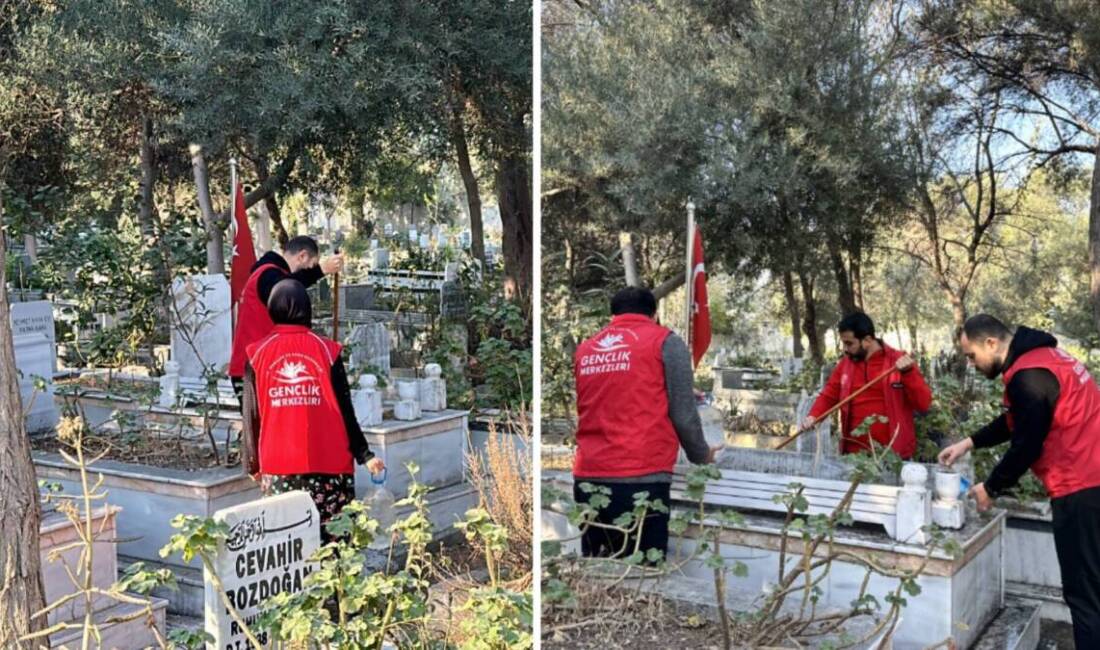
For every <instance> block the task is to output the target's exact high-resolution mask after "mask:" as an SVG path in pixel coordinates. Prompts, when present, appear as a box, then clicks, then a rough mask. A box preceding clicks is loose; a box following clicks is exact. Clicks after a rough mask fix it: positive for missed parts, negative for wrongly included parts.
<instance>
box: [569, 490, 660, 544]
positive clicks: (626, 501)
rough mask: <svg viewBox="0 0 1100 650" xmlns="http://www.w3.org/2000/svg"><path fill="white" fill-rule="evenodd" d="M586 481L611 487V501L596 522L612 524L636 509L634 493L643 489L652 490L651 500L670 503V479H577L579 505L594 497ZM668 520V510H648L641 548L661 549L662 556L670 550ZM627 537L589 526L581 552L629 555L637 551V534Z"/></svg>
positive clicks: (576, 494)
mask: <svg viewBox="0 0 1100 650" xmlns="http://www.w3.org/2000/svg"><path fill="white" fill-rule="evenodd" d="M582 483H591V484H592V485H595V486H600V487H606V488H609V489H610V490H611V497H610V498H611V503H609V504H608V505H607V507H605V508H601V509H600V510H599V511H598V514H597V517H596V521H598V522H600V523H602V524H612V523H613V522H614V521H615V519H617V518H618V517H619V516H620V515H622V514H623V513H624V512H631V511H633V510H634V495H635V494H637V493H639V492H648V493H649V500H650V501H657V500H660V501H661V503H662V504H664V506H665V507H666V508H668V505H669V490H670V488H671V484H670V483H668V482H652V483H608V482H604V481H591V480H588V479H584V478H575V479H574V480H573V500H574V501H576V502H577V503H578V504H581V503H588V499H589V497H591V496H592V495H591V494H589V493H587V492H585V491H584V490H582V489H581V484H582ZM668 519H669V513H668V512H654V511H653V510H649V511H647V513H646V518H645V523H643V524H642V531H641V538H642V539H641V546H640V547H639V549H638V550H640V551H641V552H642V553H646V552H648V551H649V550H650V549H657V550H659V551H660V552H661V557H662V558H663V557H664V556H665V555H666V554H667V553H668ZM624 537H625V535H624V534H623V533H621V532H619V531H617V530H609V529H606V528H600V527H597V526H589V527H588V528H587V529H586V530H585V531H584V533H583V536H582V537H581V553H582V554H583V555H584V556H585V557H613V556H614V557H619V558H626V557H629V556H630V555H631V554H632V553H634V544H635V543H636V541H637V535H630V539H628V540H627V539H624Z"/></svg>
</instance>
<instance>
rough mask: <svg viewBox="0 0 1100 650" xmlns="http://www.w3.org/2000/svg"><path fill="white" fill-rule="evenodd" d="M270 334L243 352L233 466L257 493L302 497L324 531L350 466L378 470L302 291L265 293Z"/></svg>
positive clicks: (335, 352)
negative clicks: (237, 463)
mask: <svg viewBox="0 0 1100 650" xmlns="http://www.w3.org/2000/svg"><path fill="white" fill-rule="evenodd" d="M267 309H268V313H269V314H270V315H271V320H272V321H273V322H274V323H275V329H274V330H272V332H271V334H269V335H268V336H266V337H264V338H263V339H261V340H259V341H257V342H255V343H253V344H252V345H249V346H248V349H247V353H248V363H247V365H246V366H245V375H244V380H245V385H244V404H243V413H244V419H243V432H242V435H241V460H242V464H243V466H244V468H245V470H246V471H247V472H248V473H249V475H251V476H253V477H254V478H255V477H257V475H260V477H261V478H260V480H261V485H262V486H263V491H264V493H265V494H269V495H270V494H281V493H283V492H290V491H293V490H304V491H306V492H308V493H310V494H311V495H312V496H313V501H314V503H315V504H317V510H318V512H320V514H321V524H322V525H321V538H322V541H323V542H327V541H328V540H329V535H328V533H327V531H326V530H325V527H324V524H325V523H327V522H328V521H329V520H330V519H331V518H332V517H334V516H335V515H336V514H338V513H339V512H340V510H342V509H343V507H344V506H345V505H346V504H347V503H349V502H350V501H352V500H353V499H354V498H355V464H354V463H356V462H358V463H359V464H360V465H362V464H366V466H367V469H368V470H370V472H371V473H372V474H378V473H380V472H382V471H383V470H384V469H385V465H384V464H383V463H382V460H381V459H380V458H376V457H375V456H374V454H372V453H371V451H370V448H369V447H368V446H367V441H366V439H365V438H364V437H363V432H362V430H360V428H359V423H358V421H357V420H356V418H355V410H354V408H352V404H351V392H350V388H349V386H348V378H347V373H346V371H345V369H344V364H343V362H342V361H341V360H340V350H341V348H342V346H341V345H340V344H339V343H337V342H336V341H333V340H331V339H328V338H325V337H322V336H318V335H317V334H315V333H314V332H313V331H312V330H311V329H310V325H311V321H312V318H313V311H312V307H311V305H310V300H309V294H307V293H306V288H305V287H304V286H303V285H302V284H301V283H300V282H298V281H297V280H289V279H288V280H282V281H280V282H279V283H278V284H276V285H275V287H274V288H273V289H272V290H271V295H270V297H269V298H268V302H267Z"/></svg>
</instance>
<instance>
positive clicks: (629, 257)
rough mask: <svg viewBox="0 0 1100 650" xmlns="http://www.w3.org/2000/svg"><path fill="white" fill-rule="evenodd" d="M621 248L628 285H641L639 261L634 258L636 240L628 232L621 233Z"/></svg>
mask: <svg viewBox="0 0 1100 650" xmlns="http://www.w3.org/2000/svg"><path fill="white" fill-rule="evenodd" d="M619 250H620V251H622V254H623V271H624V275H625V276H626V286H628V287H640V286H641V283H640V282H639V281H638V263H637V261H636V260H635V259H634V242H633V238H632V237H631V236H630V233H628V232H621V233H619Z"/></svg>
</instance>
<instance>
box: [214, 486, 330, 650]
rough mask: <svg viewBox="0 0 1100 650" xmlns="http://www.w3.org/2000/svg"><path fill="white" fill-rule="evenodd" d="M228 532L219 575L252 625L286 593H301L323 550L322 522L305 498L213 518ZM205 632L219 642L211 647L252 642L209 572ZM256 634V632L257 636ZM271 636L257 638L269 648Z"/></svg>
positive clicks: (290, 496)
mask: <svg viewBox="0 0 1100 650" xmlns="http://www.w3.org/2000/svg"><path fill="white" fill-rule="evenodd" d="M214 519H215V520H217V521H220V522H224V523H225V524H226V525H228V526H229V536H228V537H227V538H226V539H225V540H223V541H220V542H218V551H217V554H216V555H215V556H214V562H213V564H214V570H215V571H216V572H217V575H218V577H219V578H221V581H222V584H223V586H224V587H225V592H226V594H227V596H228V597H229V602H230V603H231V604H232V605H233V607H234V609H236V610H237V613H238V614H239V616H240V618H241V619H243V620H244V621H245V623H246V624H248V623H249V622H250V621H252V620H255V617H256V615H257V614H259V613H260V610H261V609H262V607H263V604H264V603H265V602H266V601H267V600H268V599H270V598H271V597H273V596H275V595H276V594H279V593H282V592H298V591H301V590H302V583H303V582H304V581H305V578H306V576H308V575H309V574H310V573H312V572H313V570H314V569H315V568H316V567H315V565H313V564H312V563H310V562H309V557H310V556H311V555H313V552H314V551H316V550H317V549H318V548H319V547H320V546H321V518H320V515H319V514H318V512H317V506H315V505H314V504H313V499H312V498H311V497H310V495H309V494H308V493H306V492H288V493H286V494H279V495H276V496H273V497H266V498H263V499H259V500H257V501H252V502H249V503H244V504H241V505H239V506H233V507H231V508H225V509H223V510H219V511H217V512H216V513H214ZM204 580H205V583H206V593H205V598H206V632H207V633H208V634H210V635H211V636H213V637H214V643H213V645H212V646H211V645H210V644H207V647H208V648H209V647H213V648H218V649H219V650H220V649H222V648H225V649H226V650H230V649H231V650H247V648H248V647H249V642H248V638H247V637H246V636H245V634H244V632H243V631H242V630H241V629H240V627H239V626H238V625H237V622H236V621H234V620H233V617H232V615H230V613H229V610H228V609H227V608H226V607H225V605H224V604H223V603H222V600H221V597H220V596H219V595H218V594H217V593H216V591H215V589H214V585H213V584H212V583H211V580H210V575H209V574H208V573H206V572H205V570H204ZM253 631H254V630H253ZM265 637H266V635H264V636H261V637H258V638H257V640H258V641H260V642H261V643H265V644H266V643H267V639H266V638H265Z"/></svg>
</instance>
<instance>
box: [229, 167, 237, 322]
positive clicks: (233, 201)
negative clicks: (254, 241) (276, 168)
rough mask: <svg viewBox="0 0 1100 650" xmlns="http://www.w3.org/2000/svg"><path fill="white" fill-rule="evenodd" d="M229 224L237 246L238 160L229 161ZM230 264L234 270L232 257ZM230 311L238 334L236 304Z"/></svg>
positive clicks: (233, 240)
mask: <svg viewBox="0 0 1100 650" xmlns="http://www.w3.org/2000/svg"><path fill="white" fill-rule="evenodd" d="M229 223H231V224H233V230H232V231H231V232H232V233H233V239H232V240H230V241H232V242H234V244H235V243H236V241H237V159H236V158H230V159H229ZM230 250H232V248H230ZM229 264H230V268H232V265H233V258H232V256H230V258H229ZM229 311H230V316H231V317H232V320H233V325H232V329H231V330H230V331H232V332H236V331H237V305H236V304H234V305H232V309H230V310H229Z"/></svg>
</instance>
